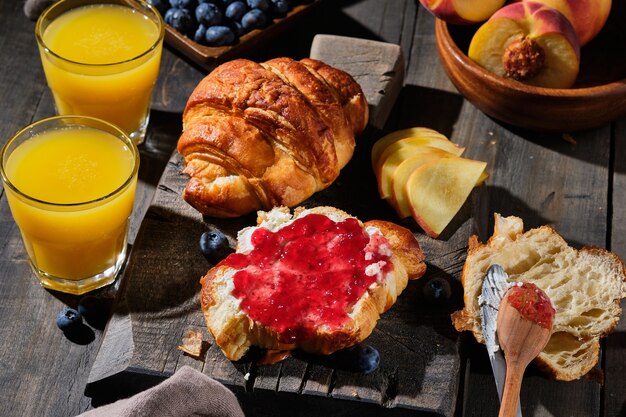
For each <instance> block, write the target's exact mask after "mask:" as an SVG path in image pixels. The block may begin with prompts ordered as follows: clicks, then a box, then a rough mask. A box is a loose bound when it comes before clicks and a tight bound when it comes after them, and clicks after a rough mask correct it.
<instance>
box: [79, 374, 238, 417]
mask: <svg viewBox="0 0 626 417" xmlns="http://www.w3.org/2000/svg"><path fill="white" fill-rule="evenodd" d="M144 416H146V417H192V416H193V417H245V416H244V413H243V411H242V410H241V407H240V406H239V403H238V402H237V398H236V397H235V395H234V394H233V393H232V392H231V391H230V390H228V388H226V387H225V386H224V385H222V384H220V383H219V382H217V381H216V380H214V379H212V378H210V377H208V376H206V375H204V374H203V373H201V372H199V371H196V370H195V369H193V368H191V367H189V366H183V367H182V368H180V369H179V370H178V371H177V372H176V373H175V374H174V375H172V376H171V377H170V378H168V379H166V380H165V381H163V382H161V383H160V384H159V385H157V386H155V387H152V388H150V389H148V390H146V391H143V392H140V393H139V394H136V395H134V396H132V397H130V398H126V399H123V400H119V401H116V402H114V403H112V404H107V405H104V406H102V407H98V408H94V409H93V410H89V411H87V412H85V413H83V414H81V415H80V416H78V417H144Z"/></svg>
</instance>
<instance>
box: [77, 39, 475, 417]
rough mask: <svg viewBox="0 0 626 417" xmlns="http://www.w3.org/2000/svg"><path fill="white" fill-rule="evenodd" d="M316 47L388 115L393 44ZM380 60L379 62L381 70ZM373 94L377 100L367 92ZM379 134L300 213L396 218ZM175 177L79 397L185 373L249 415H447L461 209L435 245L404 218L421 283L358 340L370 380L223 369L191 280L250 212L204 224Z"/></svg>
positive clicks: (137, 247)
mask: <svg viewBox="0 0 626 417" xmlns="http://www.w3.org/2000/svg"><path fill="white" fill-rule="evenodd" d="M321 42H322V44H327V45H334V46H335V47H334V48H330V49H331V50H332V52H329V51H328V49H327V48H314V51H313V53H312V55H314V56H316V57H317V58H321V59H324V60H325V61H326V62H328V63H329V64H331V65H336V66H338V67H341V68H343V69H344V70H346V71H348V72H350V73H352V74H353V75H354V76H355V78H356V79H357V81H358V82H359V83H360V84H361V85H363V86H364V90H365V91H366V93H367V95H368V99H370V105H372V109H371V110H372V114H373V115H375V118H374V120H376V121H377V123H379V124H380V123H381V121H382V119H384V118H385V117H386V116H380V114H381V113H380V111H379V110H380V109H381V108H387V107H389V104H390V103H388V102H386V100H393V101H395V98H396V96H397V91H395V90H399V87H397V86H401V85H402V80H401V79H400V80H398V79H397V78H398V77H402V76H403V69H404V61H403V58H402V54H401V51H400V48H399V47H398V46H397V45H390V44H384V43H380V42H373V41H363V40H355V39H351V38H338V37H335V38H330V39H329V38H325V39H323V40H321ZM315 43H316V42H314V44H315ZM393 51H396V52H395V53H394V52H393ZM346 54H347V55H346ZM346 56H352V57H355V56H358V58H359V59H352V60H350V59H346ZM381 57H386V61H383V62H381V60H380V58H381ZM367 62H369V64H365V63H367ZM381 66H382V67H381ZM384 67H386V68H384ZM355 69H358V71H355ZM394 86H396V87H394ZM368 91H369V93H368ZM385 91H386V92H387V93H383V94H381V92H385ZM375 93H376V94H378V97H373V96H372V94H375ZM387 113H388V112H387ZM381 135H382V132H381V131H380V130H378V129H376V128H375V127H371V126H370V127H369V128H368V129H367V130H366V132H365V133H364V134H363V135H362V136H361V137H360V138H358V144H357V148H356V152H355V155H354V157H353V159H352V160H351V161H350V163H349V164H348V165H347V166H346V167H345V168H344V169H343V170H342V173H341V175H340V177H339V178H338V179H337V180H336V182H335V183H334V184H333V185H332V186H331V187H329V188H328V189H326V190H324V191H322V192H320V193H317V194H316V195H314V196H313V197H312V198H310V199H309V200H307V201H305V202H304V203H303V205H304V206H307V207H312V206H317V205H332V206H335V207H338V208H340V209H343V210H345V211H346V212H348V213H350V214H353V215H355V216H357V217H359V218H360V219H361V220H363V221H367V220H370V219H386V220H391V221H396V222H398V219H397V217H396V216H395V215H394V213H393V211H392V209H391V208H390V207H389V206H388V205H387V203H385V202H384V201H382V200H381V199H380V198H379V196H378V192H377V188H376V179H375V177H374V174H373V172H372V169H371V166H370V150H371V146H372V144H373V142H374V141H375V140H376V139H378V138H380V137H381ZM182 169H183V161H182V158H181V157H180V156H179V155H178V154H177V153H176V152H174V154H173V155H172V157H171V159H170V161H169V162H168V164H167V167H166V169H165V172H164V173H163V176H162V178H161V180H160V183H159V186H158V187H157V192H156V194H155V197H154V200H153V202H152V204H151V206H150V208H149V209H148V212H147V214H146V216H145V218H144V220H143V223H142V226H141V229H140V231H139V233H138V236H137V238H136V240H135V244H134V246H133V248H132V252H131V255H130V258H129V262H128V265H127V267H126V270H125V273H124V276H123V279H122V283H121V287H120V289H119V293H118V298H117V301H116V304H115V307H114V313H113V316H112V318H111V320H110V321H109V323H108V326H107V328H106V330H105V335H104V339H103V342H102V345H101V348H100V351H99V353H98V356H97V358H96V360H95V363H94V364H93V367H92V370H91V373H90V377H89V381H88V386H87V395H90V394H92V393H97V392H103V391H108V392H113V391H115V392H120V391H123V392H127V393H129V394H131V393H133V392H135V391H137V390H140V389H144V388H146V387H148V386H150V385H153V384H155V383H157V382H159V381H160V380H162V379H163V378H166V377H168V376H170V375H172V374H173V373H174V372H176V370H177V369H179V368H180V367H182V366H184V365H189V366H191V367H193V368H196V369H198V370H201V371H202V372H203V373H205V374H206V375H209V376H211V377H213V378H215V379H217V380H218V381H220V382H222V383H224V384H225V385H226V386H228V387H229V388H231V389H232V390H233V391H235V392H236V393H237V394H238V396H239V398H240V400H241V403H242V406H243V407H244V411H245V412H246V414H247V415H255V416H263V415H268V416H269V415H272V416H281V415H302V416H305V415H311V416H313V415H316V416H318V415H324V414H325V415H328V416H334V415H337V416H338V415H341V416H351V415H355V416H356V415H358V416H366V415H372V416H373V415H376V416H379V415H437V416H446V417H451V416H453V414H454V412H455V409H456V408H457V402H459V401H460V399H459V382H460V378H461V376H462V374H463V372H462V366H461V364H462V360H461V352H462V344H463V343H462V338H461V337H460V335H459V334H458V333H456V331H455V330H454V329H453V328H452V325H451V321H450V313H451V312H453V311H455V310H456V309H459V308H461V307H462V289H461V288H460V284H459V283H458V277H459V274H460V270H461V268H462V265H463V259H464V256H465V252H466V245H467V237H468V236H469V234H470V232H471V231H472V230H473V226H472V225H473V221H472V219H471V218H469V215H468V213H469V211H470V210H469V206H470V204H469V203H468V204H467V205H466V207H464V209H463V210H462V212H461V213H460V214H459V215H458V216H457V219H456V220H455V223H454V224H452V225H451V226H450V227H449V231H445V232H444V235H443V236H442V238H441V239H439V240H433V239H430V238H428V237H426V236H425V235H424V234H423V233H422V232H421V230H420V229H419V227H418V226H417V225H416V223H415V222H414V221H413V220H410V219H409V220H406V221H403V222H401V224H402V225H404V226H406V227H408V228H410V229H411V230H412V231H413V232H414V233H415V235H416V237H417V238H418V240H419V241H420V244H421V245H422V248H423V250H424V252H425V253H426V256H427V263H428V271H427V274H426V275H425V276H424V277H423V278H422V279H420V280H419V281H414V282H410V283H409V286H408V288H407V289H406V290H405V291H404V293H403V294H402V295H401V296H400V297H399V299H398V301H397V303H396V304H395V305H394V306H393V307H392V309H391V310H390V311H388V312H387V313H385V314H384V315H383V316H382V318H381V320H380V321H379V323H378V324H377V326H376V328H375V330H374V332H373V334H372V335H371V336H370V337H369V338H368V339H367V340H366V343H367V344H369V345H372V346H373V347H375V348H376V349H378V350H379V352H380V354H381V364H380V366H379V368H378V369H377V370H376V371H375V372H373V373H371V374H368V375H364V374H361V373H353V372H348V371H344V370H340V369H335V368H333V367H331V366H327V365H326V364H324V362H323V361H322V360H316V359H315V358H310V357H309V358H306V359H304V358H302V356H298V355H295V356H294V357H290V358H288V359H286V360H284V361H283V362H281V363H278V364H274V365H265V366H261V365H257V363H256V362H255V360H254V358H246V359H244V360H241V361H239V362H231V361H229V360H227V359H226V358H225V357H224V355H223V354H222V352H221V351H220V349H219V347H218V346H217V345H216V344H214V343H213V340H212V338H211V336H210V335H209V334H208V332H207V330H206V327H205V324H204V319H203V317H202V313H201V311H200V302H199V290H200V284H199V279H200V277H201V276H202V275H204V274H205V273H206V271H207V270H208V269H209V268H210V267H211V265H210V264H208V263H207V261H206V260H205V259H204V257H203V256H202V255H201V253H200V251H199V249H198V241H199V238H200V235H201V234H202V232H204V231H205V230H207V229H212V228H216V229H219V230H221V231H222V232H224V233H225V235H226V236H227V237H228V238H229V241H230V243H231V246H233V247H234V245H235V239H236V235H237V231H239V230H240V229H242V228H243V227H246V226H250V225H253V224H255V220H256V219H255V217H256V216H255V215H249V216H245V217H242V218H238V219H214V218H208V217H207V218H203V217H202V216H201V215H200V214H199V213H198V212H196V211H195V210H194V209H193V208H191V207H190V206H189V205H187V204H186V203H185V202H184V201H183V200H182V198H181V192H182V190H183V189H184V187H185V185H186V183H187V180H188V178H187V177H186V176H185V175H184V174H182V173H181V171H182ZM433 280H436V281H437V282H438V283H439V284H442V285H444V286H449V287H450V289H451V296H450V299H449V300H446V301H444V302H436V301H435V300H434V299H433V297H432V296H431V295H430V293H429V291H428V289H429V288H430V284H431V282H432V281H433ZM190 329H191V330H197V331H200V332H202V334H203V335H204V340H206V341H207V343H209V344H210V346H209V347H208V350H207V352H206V355H205V357H204V358H203V359H202V360H197V359H193V358H191V357H189V356H186V355H184V354H183V353H182V352H181V351H179V350H178V349H177V347H178V346H179V345H180V344H182V338H183V334H184V333H185V332H186V331H187V330H190ZM93 395H95V394H93Z"/></svg>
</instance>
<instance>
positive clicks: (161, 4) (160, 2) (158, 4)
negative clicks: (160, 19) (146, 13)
mask: <svg viewBox="0 0 626 417" xmlns="http://www.w3.org/2000/svg"><path fill="white" fill-rule="evenodd" d="M147 1H148V3H150V4H151V5H152V6H153V7H154V8H155V9H157V10H158V11H159V13H161V16H164V15H165V13H167V11H168V10H169V8H170V4H169V3H168V1H167V0H147Z"/></svg>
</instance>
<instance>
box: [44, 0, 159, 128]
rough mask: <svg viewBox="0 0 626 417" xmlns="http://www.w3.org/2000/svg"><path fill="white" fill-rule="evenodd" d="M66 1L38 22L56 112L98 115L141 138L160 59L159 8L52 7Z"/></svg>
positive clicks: (108, 6)
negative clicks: (156, 10)
mask: <svg viewBox="0 0 626 417" xmlns="http://www.w3.org/2000/svg"><path fill="white" fill-rule="evenodd" d="M65 3H69V2H63V1H61V2H59V3H57V4H55V5H54V6H53V7H52V9H50V10H49V11H47V12H46V13H45V14H44V15H42V17H41V18H40V19H39V21H38V23H37V39H38V41H39V46H40V48H39V49H40V54H41V59H42V63H43V68H44V72H45V74H46V79H47V82H48V86H49V87H50V89H51V91H52V94H53V96H54V101H55V104H56V109H57V112H58V113H59V114H61V115H71V114H77V115H84V116H92V117H97V118H99V119H103V120H106V121H108V122H111V123H113V124H115V125H117V126H118V127H120V128H121V129H122V130H124V131H125V132H126V133H127V134H129V135H131V136H134V135H141V136H143V132H145V125H146V124H147V118H148V111H149V106H150V95H151V92H152V88H153V86H154V83H155V81H156V78H157V75H158V72H159V63H160V60H161V50H162V41H163V27H162V26H163V24H162V22H161V18H160V17H159V16H158V12H156V15H157V16H150V15H149V14H144V13H148V12H150V11H153V9H149V8H148V7H149V6H146V10H147V12H146V11H144V12H140V11H139V10H137V9H134V8H130V7H126V6H122V5H118V4H90V5H84V6H80V7H77V8H68V9H67V10H61V11H62V13H60V14H58V13H59V11H56V10H55V8H57V9H59V8H60V9H63V7H64V4H65ZM74 3H76V2H74ZM55 14H58V15H55ZM138 132H140V133H138ZM141 139H142V138H141Z"/></svg>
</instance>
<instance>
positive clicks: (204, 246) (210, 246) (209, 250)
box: [200, 26, 234, 262]
mask: <svg viewBox="0 0 626 417" xmlns="http://www.w3.org/2000/svg"><path fill="white" fill-rule="evenodd" d="M220 27H223V26H212V27H210V28H208V29H207V37H208V35H209V32H211V33H212V29H213V30H215V29H214V28H220ZM227 29H228V28H227ZM218 31H221V30H218ZM228 31H229V32H230V29H228ZM230 33H231V35H232V36H233V37H234V35H233V33H232V32H230ZM200 252H201V253H202V254H203V255H204V257H205V258H206V259H207V260H208V261H209V262H215V261H220V260H222V259H223V258H225V257H226V256H227V255H228V254H229V253H230V246H229V245H228V239H226V236H224V233H222V232H220V231H219V230H212V231H209V232H204V233H202V236H200Z"/></svg>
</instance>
